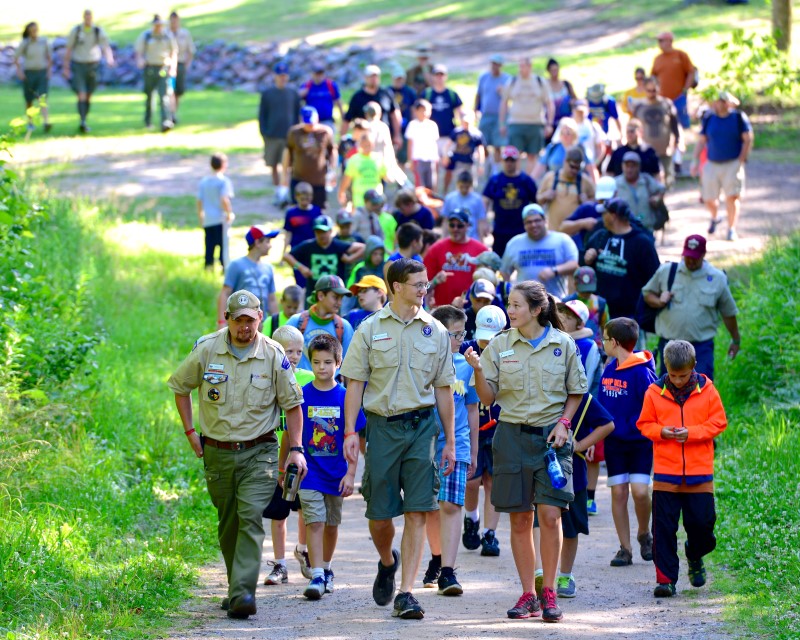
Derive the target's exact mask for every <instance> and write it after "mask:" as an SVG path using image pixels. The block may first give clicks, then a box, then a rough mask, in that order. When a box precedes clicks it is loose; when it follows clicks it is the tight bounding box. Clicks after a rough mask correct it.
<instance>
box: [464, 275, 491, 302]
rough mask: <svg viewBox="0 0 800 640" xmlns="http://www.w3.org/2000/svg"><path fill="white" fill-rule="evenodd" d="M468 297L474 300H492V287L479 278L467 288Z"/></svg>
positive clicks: (488, 282)
mask: <svg viewBox="0 0 800 640" xmlns="http://www.w3.org/2000/svg"><path fill="white" fill-rule="evenodd" d="M469 295H471V296H474V297H475V298H486V299H487V300H494V285H493V284H492V283H491V282H490V281H489V280H485V279H483V278H480V279H478V280H476V281H475V282H473V283H472V286H471V287H470V288H469Z"/></svg>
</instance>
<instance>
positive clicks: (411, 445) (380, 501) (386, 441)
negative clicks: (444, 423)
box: [361, 408, 439, 520]
mask: <svg viewBox="0 0 800 640" xmlns="http://www.w3.org/2000/svg"><path fill="white" fill-rule="evenodd" d="M438 435H439V425H438V424H437V422H436V417H435V416H434V412H433V409H432V408H431V409H429V413H428V416H427V417H425V418H422V419H420V420H419V422H415V421H413V420H398V421H396V422H387V420H386V418H385V417H383V416H379V415H376V414H374V413H367V450H366V454H365V455H364V476H363V478H362V480H361V493H362V495H363V496H364V500H366V502H367V510H366V513H365V514H364V515H365V516H366V517H367V518H368V519H369V520H389V519H391V518H395V517H397V516H399V515H402V514H403V513H409V512H425V511H436V510H438V509H439V502H438V496H439V465H438V464H437V461H436V459H435V453H436V441H437V438H438Z"/></svg>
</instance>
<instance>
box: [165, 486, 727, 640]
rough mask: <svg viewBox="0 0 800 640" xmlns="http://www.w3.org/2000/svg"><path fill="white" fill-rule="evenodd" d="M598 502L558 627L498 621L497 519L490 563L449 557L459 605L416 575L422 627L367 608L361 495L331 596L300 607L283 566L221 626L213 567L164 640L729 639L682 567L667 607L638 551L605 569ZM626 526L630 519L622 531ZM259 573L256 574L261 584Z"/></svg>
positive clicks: (501, 588)
mask: <svg viewBox="0 0 800 640" xmlns="http://www.w3.org/2000/svg"><path fill="white" fill-rule="evenodd" d="M357 477H360V473H359V474H358V475H357ZM598 497H599V510H600V513H599V515H597V516H596V517H593V518H591V520H590V528H591V535H590V536H589V537H585V536H581V540H580V548H579V551H578V560H577V562H576V567H575V571H574V575H575V578H576V582H577V585H578V596H577V598H575V599H573V600H566V599H563V598H562V599H560V600H559V606H560V607H561V609H562V610H563V612H564V620H563V621H562V622H561V623H560V624H557V625H548V624H546V623H543V622H541V620H540V619H532V620H509V619H508V618H506V615H505V612H506V609H508V608H509V607H511V606H513V605H514V603H515V602H516V599H517V598H518V597H519V594H520V588H519V582H518V578H517V573H516V570H515V568H514V562H513V559H512V556H511V549H510V547H509V541H508V517H507V516H501V518H500V526H499V528H498V539H499V541H500V547H501V553H500V557H498V558H484V557H481V556H480V553H479V551H467V550H465V549H464V548H463V547H460V548H459V552H458V561H457V565H458V577H459V581H460V582H461V584H462V585H463V586H464V595H463V596H461V597H451V598H447V597H444V596H439V595H437V594H436V590H435V589H423V588H422V582H421V581H422V573H423V571H424V568H425V567H424V566H423V567H422V568H421V570H420V575H419V579H418V582H417V585H416V586H415V593H416V595H417V597H418V599H419V601H420V603H421V604H422V606H423V607H424V608H425V611H426V614H425V619H424V620H423V621H421V622H417V621H406V620H398V619H396V618H392V617H391V608H390V607H386V608H382V607H378V606H377V605H376V604H375V603H374V601H373V600H372V590H371V589H372V581H373V580H374V578H375V570H376V562H377V554H376V552H375V550H374V547H373V545H372V541H371V540H370V539H369V532H368V529H367V521H366V519H365V518H364V516H363V513H364V502H363V500H362V498H361V496H359V495H354V496H353V497H351V498H348V499H347V500H345V502H344V511H343V523H342V526H341V530H340V533H339V546H338V549H337V552H336V556H335V558H334V565H333V569H334V572H335V573H336V591H335V592H334V593H333V594H328V595H325V596H324V597H323V598H322V599H321V600H319V601H317V602H311V601H308V600H306V599H305V598H304V597H303V595H302V593H303V589H304V588H305V584H306V581H305V580H304V579H303V578H302V576H301V575H300V571H299V568H298V565H297V563H296V562H295V561H294V559H293V558H292V559H290V560H289V561H288V565H289V584H288V585H283V586H272V587H267V586H264V585H260V586H259V588H258V591H257V593H256V600H257V606H258V607H259V612H258V614H257V615H256V616H255V617H252V618H250V619H249V620H247V621H235V620H229V619H228V618H227V617H225V612H224V611H221V610H220V609H219V602H220V600H221V599H222V597H223V596H224V595H225V594H226V586H225V575H224V570H223V568H222V565H221V563H220V564H218V565H215V566H213V567H209V568H208V569H207V570H205V571H204V572H203V575H202V582H203V586H202V587H201V588H200V590H199V591H198V594H197V597H196V598H195V599H194V600H193V601H192V602H190V603H189V604H187V605H186V607H185V608H184V609H183V610H182V611H180V612H178V614H177V617H178V618H179V619H180V620H181V622H179V623H178V627H179V629H178V630H175V631H173V632H172V634H171V635H170V639H171V640H204V639H207V638H230V639H234V638H237V639H238V638H253V639H258V640H267V639H270V640H279V639H282V638H326V639H333V638H336V639H338V638H342V639H348V640H349V639H354V638H370V639H374V640H389V639H395V638H402V637H413V638H419V639H427V638H431V639H433V638H460V639H463V640H471V639H475V640H477V639H479V638H486V637H499V638H509V639H510V638H531V637H533V636H534V635H535V636H536V637H558V638H561V639H562V640H572V639H573V638H574V639H575V640H578V639H581V640H583V639H585V638H595V639H598V640H599V639H603V638H608V639H609V640H610V639H612V638H613V639H614V640H640V639H641V638H645V637H653V638H665V639H667V638H668V639H679V638H680V639H686V640H689V639H691V640H722V639H723V638H728V637H730V636H729V635H727V634H726V633H724V631H723V629H722V626H721V624H720V623H719V622H718V620H719V613H720V606H721V604H720V601H719V598H718V597H717V596H716V595H715V593H714V590H713V582H711V583H710V586H706V587H704V588H702V589H693V588H692V587H691V586H689V585H688V581H687V578H686V575H685V573H686V569H685V563H684V564H683V565H682V569H681V579H680V581H679V583H678V589H679V594H678V597H676V598H673V599H671V600H670V599H656V598H654V597H653V594H652V592H653V586H654V584H655V573H654V569H653V563H652V562H644V561H643V560H641V559H640V558H639V557H638V551H637V552H636V557H635V558H634V564H633V566H630V567H617V568H614V567H611V566H609V561H610V560H611V558H612V557H613V555H614V553H615V552H616V550H617V548H618V543H617V542H616V534H615V532H614V526H613V523H612V519H611V511H610V493H609V492H608V490H607V489H606V487H605V485H604V480H603V479H601V486H600V487H599V488H598ZM634 521H635V518H634V516H633V511H632V510H631V522H634ZM395 523H396V524H397V525H398V534H397V538H396V540H397V541H398V544H399V539H400V538H399V536H400V531H401V527H402V518H399V519H397V520H396V521H395ZM267 530H268V528H267ZM295 532H296V527H295V523H294V522H292V523H291V524H290V526H289V541H288V544H287V546H288V548H290V549H291V548H293V547H291V544H292V543H293V540H294V539H295V535H296V533H295ZM634 546H636V545H635V543H634ZM681 546H682V544H681ZM264 552H265V553H264V559H265V561H266V560H267V559H271V558H272V547H271V543H270V541H269V539H267V542H266V543H265V546H264ZM425 554H426V555H425V559H424V563H425V564H426V565H427V559H428V558H429V557H430V555H429V552H428V551H427V549H426V552H425ZM289 555H291V553H290V554H289ZM266 573H267V567H266V565H264V566H263V570H262V578H263V576H264V575H266ZM711 577H712V578H713V576H711Z"/></svg>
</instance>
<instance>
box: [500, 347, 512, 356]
mask: <svg viewBox="0 0 800 640" xmlns="http://www.w3.org/2000/svg"><path fill="white" fill-rule="evenodd" d="M513 355H514V350H513V349H509V350H508V351H501V352H500V357H501V358H505V357H506V356H513Z"/></svg>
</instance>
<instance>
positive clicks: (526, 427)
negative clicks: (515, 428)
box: [519, 424, 544, 436]
mask: <svg viewBox="0 0 800 640" xmlns="http://www.w3.org/2000/svg"><path fill="white" fill-rule="evenodd" d="M519 430H520V431H522V433H528V434H531V435H534V436H543V435H544V427H534V426H533V425H530V424H521V425H519Z"/></svg>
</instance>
